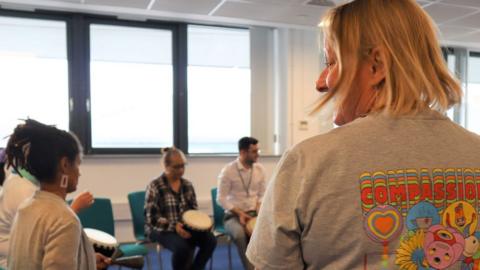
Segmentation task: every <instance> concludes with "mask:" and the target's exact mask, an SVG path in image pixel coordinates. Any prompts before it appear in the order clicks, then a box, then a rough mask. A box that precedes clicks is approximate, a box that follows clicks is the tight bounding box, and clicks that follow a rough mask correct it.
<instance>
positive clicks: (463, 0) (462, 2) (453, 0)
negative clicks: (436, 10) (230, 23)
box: [441, 0, 480, 7]
mask: <svg viewBox="0 0 480 270" xmlns="http://www.w3.org/2000/svg"><path fill="white" fill-rule="evenodd" d="M441 2H442V3H449V4H453V5H459V6H469V7H480V1H479V0H441Z"/></svg>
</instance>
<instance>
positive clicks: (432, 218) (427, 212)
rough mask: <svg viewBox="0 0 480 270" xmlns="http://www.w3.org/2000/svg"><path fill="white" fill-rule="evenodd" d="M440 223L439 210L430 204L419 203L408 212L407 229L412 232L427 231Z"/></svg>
mask: <svg viewBox="0 0 480 270" xmlns="http://www.w3.org/2000/svg"><path fill="white" fill-rule="evenodd" d="M439 223H440V215H439V214H438V210H437V208H435V206H433V204H431V203H429V202H419V203H417V204H416V205H415V206H413V207H412V209H410V210H409V211H408V215H407V227H408V230H410V231H416V230H418V229H420V230H423V231H426V230H427V229H428V228H430V226H432V225H437V224H439Z"/></svg>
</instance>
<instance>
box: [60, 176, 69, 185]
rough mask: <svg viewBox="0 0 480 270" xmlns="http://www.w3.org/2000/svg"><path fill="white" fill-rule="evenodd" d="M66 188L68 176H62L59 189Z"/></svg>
mask: <svg viewBox="0 0 480 270" xmlns="http://www.w3.org/2000/svg"><path fill="white" fill-rule="evenodd" d="M67 186H68V175H66V174H64V175H62V180H60V187H61V188H67Z"/></svg>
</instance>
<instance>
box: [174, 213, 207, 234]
mask: <svg viewBox="0 0 480 270" xmlns="http://www.w3.org/2000/svg"><path fill="white" fill-rule="evenodd" d="M182 219H183V222H184V223H185V225H186V226H188V227H189V228H191V229H192V230H198V231H208V230H210V228H212V225H213V222H212V219H211V218H210V217H209V216H208V215H207V214H205V213H203V212H200V211H198V210H188V211H185V212H184V213H183V215H182Z"/></svg>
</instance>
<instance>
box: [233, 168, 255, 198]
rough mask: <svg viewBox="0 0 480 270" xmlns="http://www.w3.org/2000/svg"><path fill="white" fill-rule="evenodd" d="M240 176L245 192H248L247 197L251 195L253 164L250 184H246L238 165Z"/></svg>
mask: <svg viewBox="0 0 480 270" xmlns="http://www.w3.org/2000/svg"><path fill="white" fill-rule="evenodd" d="M237 172H238V176H240V180H242V185H243V189H244V190H245V193H247V197H250V184H251V183H252V175H253V166H252V168H251V169H250V178H249V179H248V184H247V185H245V180H244V179H243V176H242V174H241V173H240V169H239V168H238V167H237Z"/></svg>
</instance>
